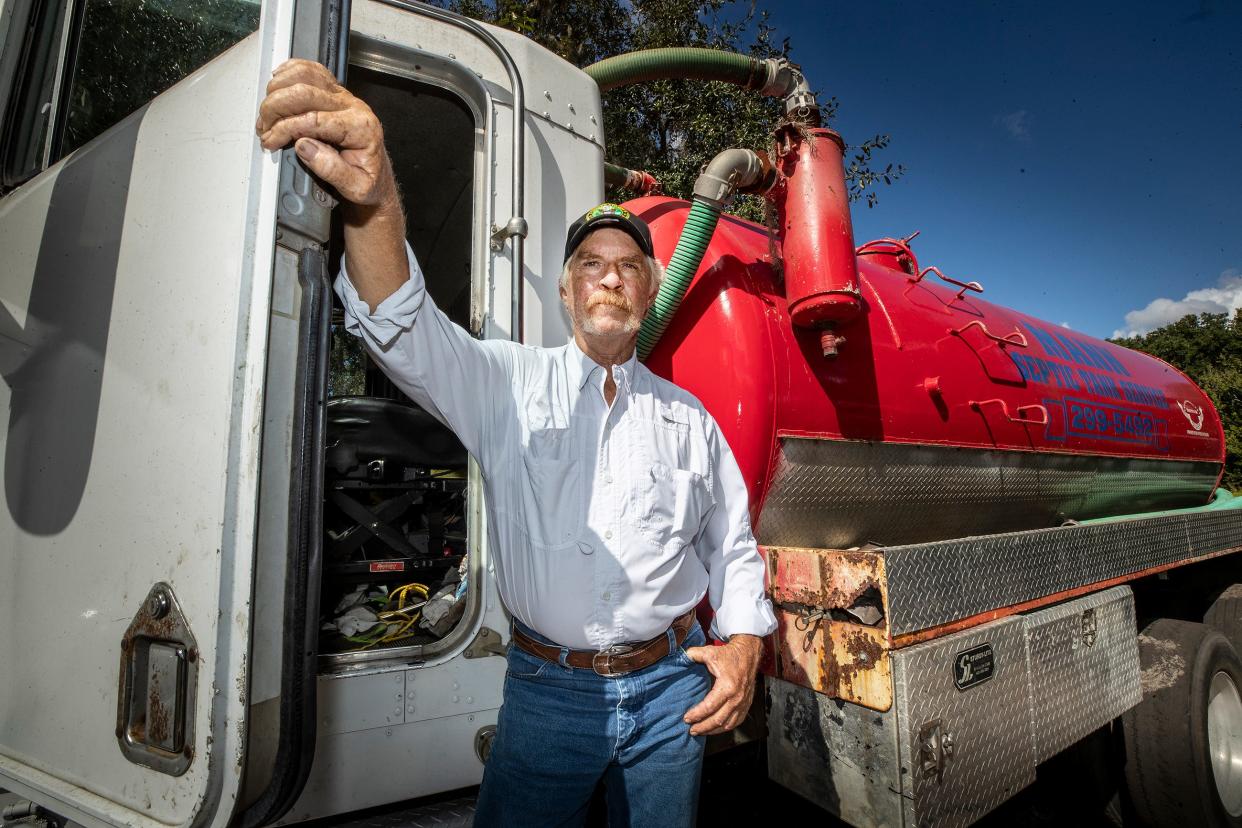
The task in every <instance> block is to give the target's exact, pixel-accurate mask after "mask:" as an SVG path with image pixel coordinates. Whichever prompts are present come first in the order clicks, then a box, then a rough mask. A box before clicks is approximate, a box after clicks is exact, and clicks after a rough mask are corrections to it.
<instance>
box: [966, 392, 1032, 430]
mask: <svg viewBox="0 0 1242 828" xmlns="http://www.w3.org/2000/svg"><path fill="white" fill-rule="evenodd" d="M985 405H999V406H1000V409H1001V414H1003V415H1004V417H1005V419H1006V420H1008V421H1009V422H1011V423H1022V424H1024V425H1042V426H1046V425H1048V409H1047V408H1045V407H1044V406H1042V405H1039V404H1038V403H1037V404H1035V405H1020V406H1018V407H1017V408H1015V409H1014V411H1016V412H1017V416H1016V417H1015V416H1014V415H1013V414H1010V413H1009V406H1008V405H1007V404H1006V403H1005V401H1004V400H1002V399H1000V398H999V397H997V398H995V399H991V400H971V401H970V407H971V408H973V409H974V410H975V411H978V412H980V413H983V406H985ZM1028 411H1029V412H1034V413H1035V414H1037V415H1038V417H1039V418H1038V419H1035V418H1033V417H1026V416H1024V413H1025V412H1028Z"/></svg>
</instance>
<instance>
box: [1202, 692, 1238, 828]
mask: <svg viewBox="0 0 1242 828" xmlns="http://www.w3.org/2000/svg"><path fill="white" fill-rule="evenodd" d="M1207 712H1208V722H1207V724H1208V727H1207V731H1208V751H1209V753H1210V754H1211V757H1212V776H1213V777H1214V778H1215V780H1216V793H1217V794H1218V795H1219V796H1220V801H1221V804H1222V805H1224V806H1225V810H1226V811H1228V812H1229V815H1230V816H1235V817H1236V816H1242V696H1239V695H1238V687H1237V685H1236V684H1234V682H1233V678H1232V677H1231V676H1230V675H1229V674H1228V673H1225V672H1219V673H1217V674H1216V675H1214V676H1212V685H1211V689H1210V690H1209V692H1208V711H1207Z"/></svg>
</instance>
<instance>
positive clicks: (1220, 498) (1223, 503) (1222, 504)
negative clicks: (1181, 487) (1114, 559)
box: [640, 334, 1242, 526]
mask: <svg viewBox="0 0 1242 828" xmlns="http://www.w3.org/2000/svg"><path fill="white" fill-rule="evenodd" d="M640 336H641V334H640ZM1226 509H1242V497H1234V495H1233V494H1232V493H1230V491H1229V490H1228V489H1221V488H1218V489H1217V490H1216V491H1215V492H1213V493H1212V499H1211V500H1210V501H1209V502H1208V503H1207V504H1205V505H1203V506H1188V507H1186V508H1185V509H1165V510H1164V511H1162V512H1138V513H1136V514H1133V515H1113V516H1112V517H1102V518H1089V519H1087V520H1080V521H1078V524H1079V525H1080V526H1082V525H1085V524H1091V523H1112V522H1114V521H1118V520H1135V519H1137V518H1149V517H1164V516H1166V515H1188V514H1195V513H1196V512H1221V511H1224V510H1226Z"/></svg>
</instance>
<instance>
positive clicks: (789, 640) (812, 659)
mask: <svg viewBox="0 0 1242 828" xmlns="http://www.w3.org/2000/svg"><path fill="white" fill-rule="evenodd" d="M762 551H763V554H764V557H765V558H766V560H767V562H768V575H769V583H770V585H771V590H772V598H773V600H774V601H775V602H776V605H777V609H776V616H777V622H778V624H779V626H778V628H777V632H776V635H775V637H774V639H775V640H774V642H773V652H772V654H771V658H770V660H767V659H765V664H764V672H765V673H766V674H768V675H771V676H775V677H779V678H782V679H784V680H786V681H789V682H792V683H794V684H799V685H802V686H803V687H809V688H811V689H813V690H816V691H818V692H820V693H824V694H826V695H828V696H831V697H833V698H836V699H841V700H843V701H849V702H853V703H855V704H859V705H862V706H864V707H868V708H870V709H872V710H880V711H883V710H888V709H889V707H890V706H892V703H893V681H892V671H891V668H890V666H889V659H888V649H889V641H888V637H889V633H888V624H887V619H886V616H887V612H886V609H885V602H886V589H885V583H884V558H883V556H882V555H880V554H879V553H876V552H860V551H843V550H834V549H801V548H792V547H764V548H763V550H762ZM851 615H853V616H855V617H861V619H862V620H863V621H865V620H870V619H872V618H874V622H873V623H869V624H868V623H862V621H860V620H854V619H853V618H851Z"/></svg>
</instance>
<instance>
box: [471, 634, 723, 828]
mask: <svg viewBox="0 0 1242 828" xmlns="http://www.w3.org/2000/svg"><path fill="white" fill-rule="evenodd" d="M515 623H516V622H515ZM522 631H523V632H525V633H526V634H527V635H530V636H531V637H532V638H534V639H536V640H538V641H542V642H544V643H547V644H552V645H553V646H556V645H555V643H554V642H551V641H548V639H546V638H544V637H542V636H540V635H539V634H537V633H535V632H534V631H532V630H530V629H529V628H527V627H524V626H523V627H522ZM669 635H670V639H671V641H670V644H675V643H676V639H672V632H671V631H670V633H669ZM704 643H705V638H704V635H703V631H702V629H701V628H700V627H699V625H698V623H697V622H696V623H695V624H694V626H692V627H691V628H690V634H689V635H688V636H687V637H686V640H685V642H684V644H683V645H682V647H677V648H674V649H673V651H672V652H671V653H670V654H669V655H667V656H665V657H664V658H663V659H661V660H660V661H658V662H656V663H655V664H653V665H651V666H650V667H647V668H645V669H643V670H636V671H635V672H633V673H629V674H627V675H624V676H614V677H607V676H601V675H597V674H596V673H595V672H594V671H593V670H590V669H575V668H573V667H568V666H566V665H565V663H564V661H565V650H562V651H561V660H560V663H557V662H553V661H546V660H544V659H542V658H539V657H538V656H533V655H530V654H529V653H527V652H525V651H523V650H520V649H518V648H517V647H515V646H513V645H510V646H509V655H508V660H509V668H508V672H507V674H506V676H505V690H504V705H503V706H502V707H501V708H500V718H499V721H498V722H497V725H496V739H495V741H494V742H493V743H492V752H491V755H490V756H489V757H488V760H487V766H486V768H485V769H484V771H483V785H482V788H481V789H480V790H479V801H478V807H477V810H476V812H475V818H474V824H475V826H476V827H477V828H523V826H530V827H531V828H551V826H562V825H581V824H582V822H583V819H584V818H585V816H586V812H587V806H588V805H589V804H590V801H591V794H592V792H593V791H594V790H595V785H596V783H597V782H598V781H599V780H600V779H603V781H604V795H605V801H606V804H607V808H608V825H609V826H610V828H623V826H653V827H654V826H660V828H677V827H678V826H685V828H689V826H692V825H694V821H695V811H696V808H697V805H698V794H699V775H700V772H701V771H702V768H703V743H704V740H705V738H706V737H703V736H691V735H690V725H688V724H686V723H685V722H684V721H683V720H682V717H683V716H685V715H686V711H687V710H689V709H690V708H691V707H693V706H694V705H696V704H698V703H699V701H701V700H702V699H703V697H704V696H705V695H707V691H708V689H709V687H710V686H711V678H710V675H709V673H708V672H707V668H706V667H704V666H703V665H701V664H698V663H696V662H693V661H691V660H690V659H689V658H687V657H686V654H685V649H684V648H686V647H695V646H700V645H702V644H704Z"/></svg>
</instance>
